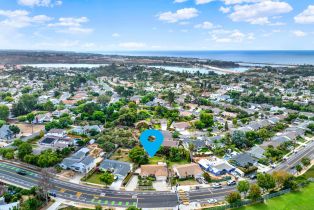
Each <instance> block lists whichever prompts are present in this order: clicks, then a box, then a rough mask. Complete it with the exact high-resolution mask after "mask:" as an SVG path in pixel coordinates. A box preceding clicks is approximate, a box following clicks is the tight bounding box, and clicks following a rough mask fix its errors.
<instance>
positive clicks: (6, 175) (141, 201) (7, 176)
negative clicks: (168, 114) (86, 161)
mask: <svg viewBox="0 0 314 210" xmlns="http://www.w3.org/2000/svg"><path fill="white" fill-rule="evenodd" d="M303 157H309V158H310V159H314V142H310V143H309V144H307V145H306V146H305V147H303V148H301V149H300V150H299V151H298V152H297V153H294V154H293V155H291V156H290V157H289V158H288V160H286V161H284V162H282V163H281V164H279V165H277V166H276V168H275V169H273V170H271V171H270V173H271V172H273V171H275V170H286V171H288V170H291V169H292V168H294V167H295V166H296V165H297V164H299V163H300V161H301V159H302V158H303ZM20 169H21V168H20V167H18V166H16V165H13V164H10V163H6V162H0V179H1V180H2V181H7V182H9V183H10V184H14V185H17V186H22V187H26V188H31V187H33V186H37V185H38V180H40V174H38V173H36V172H34V171H29V170H26V171H27V172H28V173H27V175H25V176H22V175H19V174H17V173H16V172H17V171H18V170H20ZM23 170H25V169H23ZM235 190H236V187H235V186H230V187H229V186H226V187H223V188H219V189H212V188H203V189H199V190H192V191H190V192H188V197H189V200H190V202H198V201H206V200H208V199H209V198H216V199H217V198H223V197H225V196H226V195H227V194H228V193H230V192H232V191H235ZM51 191H53V192H55V193H56V195H57V197H60V198H64V199H66V200H70V201H74V202H80V203H85V204H92V205H97V204H99V205H103V206H115V207H129V206H137V207H140V208H167V207H175V206H177V205H178V196H177V194H176V193H173V192H156V191H152V192H133V191H132V192H128V191H113V190H108V189H104V188H97V187H89V186H85V185H79V184H74V183H70V182H66V181H63V180H60V179H53V189H52V190H51ZM101 193H104V194H102V195H103V196H101Z"/></svg>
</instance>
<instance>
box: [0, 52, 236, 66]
mask: <svg viewBox="0 0 314 210" xmlns="http://www.w3.org/2000/svg"><path fill="white" fill-rule="evenodd" d="M45 63H49V64H53V63H68V64H112V63H116V64H133V65H164V66H182V67H195V66H200V65H210V66H215V67H221V68H233V67H238V66H239V64H237V63H235V62H231V61H216V60H207V59H198V58H183V57H158V56H121V55H102V54H96V53H77V52H62V51H22V50H0V64H45Z"/></svg>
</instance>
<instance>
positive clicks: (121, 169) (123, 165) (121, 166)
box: [99, 159, 132, 180]
mask: <svg viewBox="0 0 314 210" xmlns="http://www.w3.org/2000/svg"><path fill="white" fill-rule="evenodd" d="M99 169H100V170H103V171H106V170H107V171H110V172H111V173H112V174H114V175H115V176H117V177H118V179H120V180H123V179H124V178H125V177H126V176H127V175H128V173H129V172H130V171H131V170H132V165H131V164H130V163H127V162H122V161H117V160H109V159H106V160H103V161H102V162H101V163H100V165H99Z"/></svg>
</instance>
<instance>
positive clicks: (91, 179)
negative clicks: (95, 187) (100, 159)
mask: <svg viewBox="0 0 314 210" xmlns="http://www.w3.org/2000/svg"><path fill="white" fill-rule="evenodd" d="M101 174H102V173H96V172H94V173H93V174H92V175H91V176H90V177H89V178H88V179H87V180H86V182H90V183H94V184H102V185H104V184H103V183H102V182H101V181H100V179H99V178H100V176H101Z"/></svg>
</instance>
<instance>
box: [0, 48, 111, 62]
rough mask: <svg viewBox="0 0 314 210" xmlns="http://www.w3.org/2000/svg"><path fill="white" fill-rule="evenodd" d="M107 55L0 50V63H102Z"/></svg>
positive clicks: (106, 59) (106, 60)
mask: <svg viewBox="0 0 314 210" xmlns="http://www.w3.org/2000/svg"><path fill="white" fill-rule="evenodd" d="M104 62H108V57H107V56H104V55H101V54H92V53H75V52H56V51H18V50H7V51H6V50H2V51H0V64H39V63H40V64H42V63H104Z"/></svg>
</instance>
